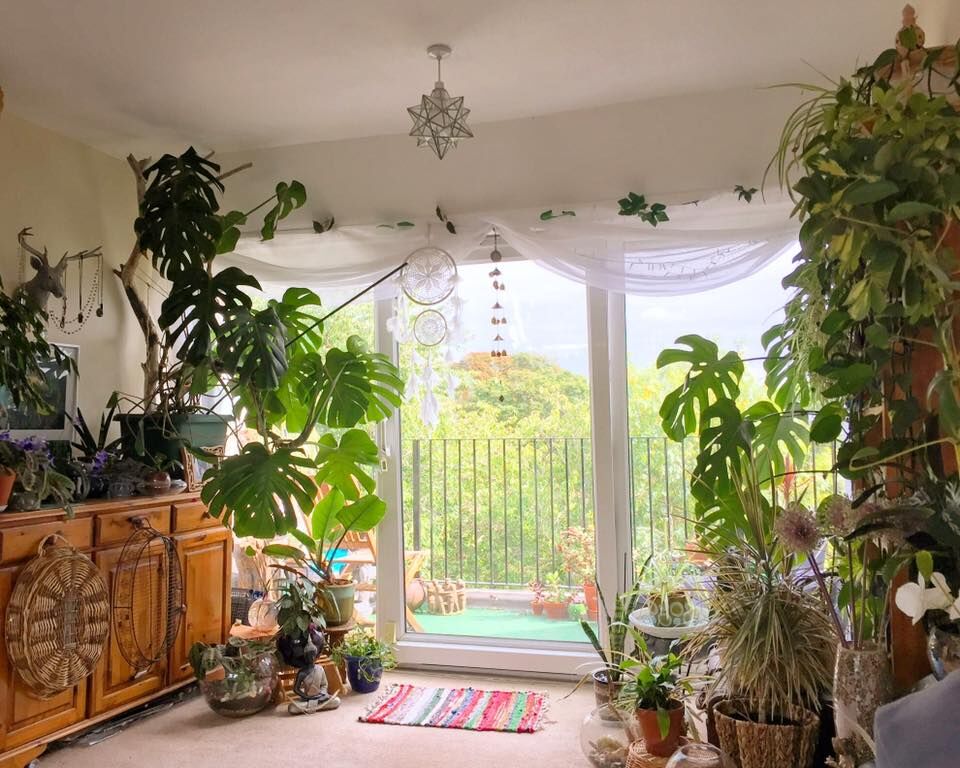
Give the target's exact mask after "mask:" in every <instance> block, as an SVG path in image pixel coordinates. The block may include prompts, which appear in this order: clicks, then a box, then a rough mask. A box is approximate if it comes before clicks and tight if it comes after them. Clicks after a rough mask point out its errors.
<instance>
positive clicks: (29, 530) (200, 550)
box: [0, 494, 233, 768]
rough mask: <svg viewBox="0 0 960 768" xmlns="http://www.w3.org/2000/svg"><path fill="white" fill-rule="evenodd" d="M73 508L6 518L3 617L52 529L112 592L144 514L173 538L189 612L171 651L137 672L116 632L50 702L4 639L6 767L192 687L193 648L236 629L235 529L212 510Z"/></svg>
mask: <svg viewBox="0 0 960 768" xmlns="http://www.w3.org/2000/svg"><path fill="white" fill-rule="evenodd" d="M74 513H75V516H74V517H73V518H72V519H67V516H66V514H65V513H64V511H63V510H62V509H43V510H38V511H36V512H16V513H2V514H0V619H3V620H5V617H6V610H7V603H8V601H9V599H10V593H11V591H12V590H13V586H14V584H15V583H16V580H17V574H18V573H19V571H20V570H21V569H22V568H23V566H24V565H26V563H27V562H28V561H29V560H30V559H31V558H33V557H34V556H35V555H36V554H37V548H38V546H39V545H40V542H41V541H42V540H43V538H44V537H45V536H48V535H49V534H51V533H59V534H61V535H62V536H64V537H66V538H67V539H68V540H69V541H70V542H71V543H72V544H73V545H74V546H75V547H77V549H79V550H80V551H81V552H84V553H85V554H87V555H89V556H90V558H91V559H92V560H93V562H94V563H95V564H96V565H97V567H98V568H99V569H100V571H101V572H102V573H103V576H104V578H105V579H106V581H107V585H108V587H109V588H111V590H112V586H113V584H112V582H113V574H114V570H115V567H116V564H117V561H118V560H119V558H120V553H121V551H122V549H123V544H124V542H125V541H126V539H127V537H128V536H130V534H131V533H133V531H134V530H135V526H136V525H137V522H138V519H139V520H146V521H147V522H149V523H150V525H152V526H153V527H154V528H155V529H156V530H158V531H160V532H161V533H164V534H169V535H170V536H172V537H173V539H174V541H175V542H176V546H177V552H178V554H179V557H180V567H181V571H182V576H183V596H184V605H185V606H186V613H185V614H184V616H183V618H182V621H181V624H180V630H179V633H178V635H177V638H176V641H175V642H174V644H173V647H172V648H171V649H170V651H169V653H168V655H167V657H166V658H165V659H163V660H161V661H160V662H158V663H156V664H154V665H153V666H152V667H150V668H149V669H147V670H146V671H144V672H141V673H140V674H136V673H135V671H134V670H133V669H132V668H131V667H130V665H129V664H127V662H126V661H125V660H124V658H123V655H122V654H121V653H120V650H119V648H118V647H117V643H116V641H115V640H114V638H113V637H111V638H110V639H109V640H108V643H107V646H106V648H105V649H104V652H103V656H101V658H100V661H99V663H98V665H97V668H96V669H95V670H94V672H93V674H92V675H90V677H88V678H87V679H86V680H84V681H83V682H82V683H80V684H79V685H77V686H75V687H74V688H72V689H71V690H69V691H64V692H63V693H61V694H59V695H57V696H55V697H53V698H51V699H46V700H42V699H39V698H37V697H35V696H33V695H32V694H31V692H30V690H29V689H28V688H27V686H26V685H25V684H24V683H23V682H22V680H21V679H20V678H19V676H18V675H17V674H16V672H15V670H14V669H13V668H12V667H11V666H10V663H9V660H8V658H7V652H6V643H0V768H19V767H20V766H23V765H26V764H27V763H29V762H30V760H31V759H32V758H33V757H35V756H36V755H38V754H40V753H41V752H43V750H44V748H45V745H46V744H47V743H48V742H50V741H53V740H55V739H58V738H62V737H64V736H66V735H68V734H70V733H74V732H77V731H81V730H84V729H86V728H89V727H90V726H92V725H94V724H96V723H97V722H100V721H103V720H107V719H109V718H111V717H113V716H114V715H117V714H119V713H120V712H122V711H124V710H126V709H130V708H132V707H135V706H139V705H141V704H144V703H146V702H148V701H150V700H151V699H153V698H155V697H157V696H160V695H162V694H164V693H168V692H170V691H172V690H174V689H176V688H179V687H181V686H183V685H186V684H187V683H189V682H190V681H191V680H192V678H193V674H192V671H191V669H190V663H189V661H188V659H187V654H188V652H189V650H190V646H191V645H192V644H193V643H195V642H197V641H203V642H206V643H221V642H223V641H224V639H225V638H226V636H227V634H228V632H229V629H230V586H231V579H232V570H233V543H232V539H231V534H230V531H229V530H228V529H226V528H224V527H223V526H222V525H220V523H219V521H218V520H216V519H214V518H211V517H210V516H208V515H207V513H206V509H205V508H204V506H203V504H202V503H201V502H200V499H199V496H198V495H197V494H178V495H170V496H158V497H153V498H148V497H142V498H141V497H135V498H130V499H117V500H108V501H106V500H105V501H91V502H86V503H83V504H77V505H75V506H74Z"/></svg>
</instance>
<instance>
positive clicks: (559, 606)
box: [543, 600, 567, 620]
mask: <svg viewBox="0 0 960 768" xmlns="http://www.w3.org/2000/svg"><path fill="white" fill-rule="evenodd" d="M543 612H544V613H545V614H547V618H548V619H557V620H559V619H566V618H567V603H566V602H565V601H564V602H554V601H552V600H544V601H543Z"/></svg>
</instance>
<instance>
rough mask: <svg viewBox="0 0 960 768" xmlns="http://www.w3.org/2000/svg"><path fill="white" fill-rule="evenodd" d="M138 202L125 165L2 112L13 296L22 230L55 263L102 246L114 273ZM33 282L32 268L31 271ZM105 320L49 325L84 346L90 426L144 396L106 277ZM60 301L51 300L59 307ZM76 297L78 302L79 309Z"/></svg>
mask: <svg viewBox="0 0 960 768" xmlns="http://www.w3.org/2000/svg"><path fill="white" fill-rule="evenodd" d="M135 215H136V197H135V190H134V186H133V177H132V174H131V173H130V171H129V169H128V168H127V165H126V163H125V162H124V161H122V160H117V159H115V158H111V157H108V156H107V155H104V154H102V153H100V152H98V151H96V150H94V149H91V148H89V147H86V146H84V145H83V144H80V143H78V142H75V141H73V140H71V139H67V138H64V137H63V136H60V135H58V134H55V133H52V132H50V131H48V130H46V129H43V128H40V127H38V126H36V125H33V124H31V123H28V122H26V121H24V120H21V119H19V118H17V117H16V116H14V115H12V114H11V113H10V112H9V111H8V110H5V111H4V112H3V113H2V114H0V275H2V277H3V283H4V286H5V288H6V289H7V290H8V291H10V290H13V289H14V288H15V287H16V286H17V284H18V280H19V278H18V273H19V269H18V250H19V249H18V246H17V232H19V230H20V229H21V228H22V227H25V226H29V227H32V228H33V231H34V233H35V237H34V238H33V242H34V244H35V245H37V246H43V245H45V246H46V247H47V248H48V250H49V252H50V257H51V260H53V259H59V257H60V256H61V255H62V254H63V253H64V252H65V251H70V252H75V251H77V250H80V249H82V248H92V247H95V246H97V245H102V246H103V253H104V258H105V266H109V267H110V268H111V269H112V268H113V267H115V266H116V265H118V264H120V263H121V262H122V261H123V260H124V259H125V258H126V255H127V254H128V253H129V250H130V246H131V244H132V242H133V240H132V237H133V220H134V216H135ZM26 274H27V276H28V277H29V276H30V275H32V274H33V271H32V270H31V269H30V268H29V266H28V267H27V270H26ZM105 280H106V282H105V284H104V286H105V287H104V317H103V318H96V317H94V318H91V319H90V321H89V322H88V323H87V325H86V327H85V328H84V329H83V330H82V331H81V332H80V333H78V334H75V335H73V336H67V335H64V334H63V333H61V332H60V330H59V328H57V327H55V326H54V324H53V323H51V326H54V327H51V329H50V334H49V339H50V340H51V341H62V342H66V343H71V344H77V345H78V346H79V348H80V353H79V359H80V381H79V391H78V400H79V405H80V407H81V408H82V410H83V412H84V413H85V414H86V415H87V417H88V418H89V419H90V420H91V421H94V422H96V421H99V414H100V412H101V409H102V408H103V405H104V403H105V402H106V400H107V397H108V396H109V395H110V393H111V392H112V391H113V390H114V389H117V388H121V389H124V390H128V391H129V390H131V389H132V390H133V391H138V390H139V389H140V387H141V384H140V379H139V375H138V374H139V369H138V364H137V362H135V361H138V360H139V359H140V358H141V357H142V352H141V351H140V348H139V344H138V341H139V339H138V336H137V335H136V334H134V333H133V331H136V332H137V333H138V332H139V330H138V329H137V328H136V326H135V324H134V321H133V316H132V314H131V313H130V311H129V309H128V308H127V306H126V303H125V300H124V299H123V296H122V293H121V291H120V285H119V280H118V279H117V278H116V277H115V276H114V275H113V274H112V273H108V274H107V275H106V277H105ZM55 302H56V300H51V304H50V308H51V309H54V308H55V307H54V304H55ZM75 304H76V300H74V306H75Z"/></svg>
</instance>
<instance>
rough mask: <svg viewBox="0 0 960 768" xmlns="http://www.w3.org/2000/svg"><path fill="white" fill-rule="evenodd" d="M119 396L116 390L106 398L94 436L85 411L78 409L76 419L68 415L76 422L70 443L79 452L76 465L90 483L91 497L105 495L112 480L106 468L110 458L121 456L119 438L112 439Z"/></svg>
mask: <svg viewBox="0 0 960 768" xmlns="http://www.w3.org/2000/svg"><path fill="white" fill-rule="evenodd" d="M117 401H118V395H117V393H114V394H113V395H111V397H110V399H109V400H108V401H107V406H106V408H105V409H104V412H103V413H102V414H101V415H100V427H99V429H98V430H97V434H96V435H94V434H93V432H92V430H91V429H90V426H89V425H88V424H87V420H86V419H85V418H84V416H83V412H82V411H81V410H80V409H79V408H78V409H77V415H76V418H74V417H72V416H70V415H69V414H67V418H68V419H69V420H70V423H71V424H72V425H73V432H74V440H73V442H71V443H70V445H71V446H72V447H73V449H74V450H75V451H76V455H77V460H76V462H75V464H76V465H77V467H78V471H79V472H80V473H82V474H83V475H84V476H85V478H86V480H87V483H88V486H89V491H88V493H87V497H88V498H94V499H95V498H100V497H101V496H106V494H107V490H108V486H109V481H108V479H107V478H106V476H105V475H104V468H105V467H106V465H107V462H108V461H109V460H110V459H111V458H116V457H118V456H119V450H120V439H119V438H117V439H115V440H110V439H109V434H110V425H111V424H112V423H113V418H114V415H115V414H116V412H117Z"/></svg>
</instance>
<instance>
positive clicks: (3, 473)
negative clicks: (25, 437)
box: [0, 433, 23, 512]
mask: <svg viewBox="0 0 960 768" xmlns="http://www.w3.org/2000/svg"><path fill="white" fill-rule="evenodd" d="M22 463H23V451H22V450H21V449H20V447H19V446H18V445H17V444H16V443H14V442H12V441H11V440H10V439H9V434H7V433H0V512H3V511H4V510H5V509H6V508H7V502H9V501H10V494H11V493H12V492H13V484H14V482H15V481H16V479H17V467H18V466H20V465H21V464H22Z"/></svg>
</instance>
